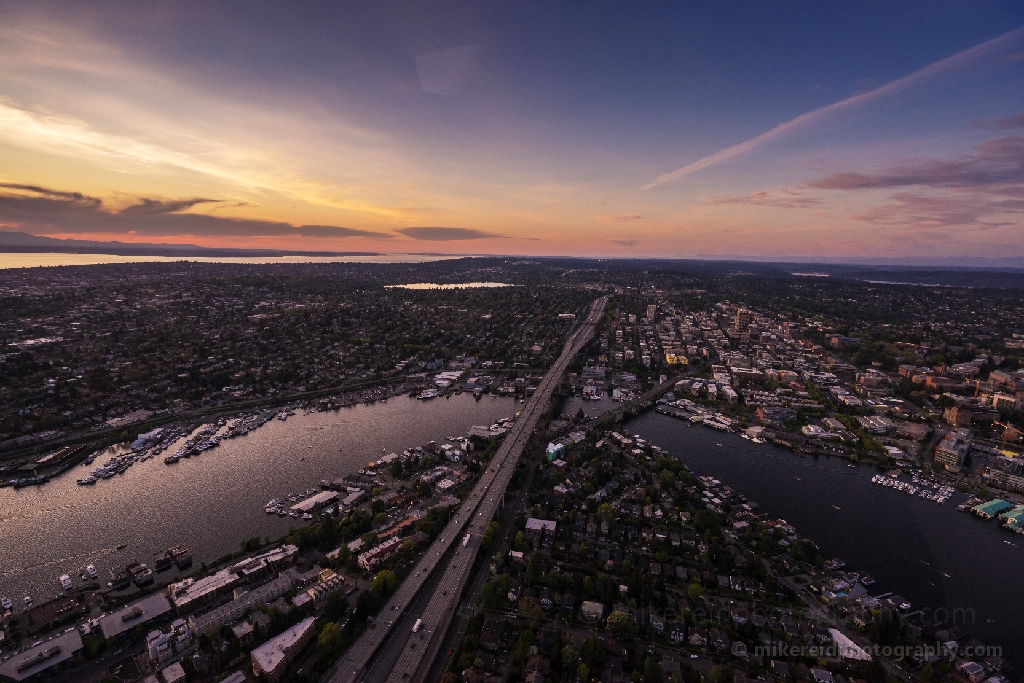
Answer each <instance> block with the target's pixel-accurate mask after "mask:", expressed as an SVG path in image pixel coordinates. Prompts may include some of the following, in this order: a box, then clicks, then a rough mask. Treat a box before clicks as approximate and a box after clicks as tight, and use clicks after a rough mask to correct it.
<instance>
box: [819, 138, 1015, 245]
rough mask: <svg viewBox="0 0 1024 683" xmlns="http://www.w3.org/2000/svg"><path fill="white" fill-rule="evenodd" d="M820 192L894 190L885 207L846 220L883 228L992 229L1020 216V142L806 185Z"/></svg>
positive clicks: (989, 144) (998, 142)
mask: <svg viewBox="0 0 1024 683" xmlns="http://www.w3.org/2000/svg"><path fill="white" fill-rule="evenodd" d="M807 186H808V187H812V188H816V189H822V190H841V191H851V192H856V191H871V190H900V191H899V192H895V193H894V194H892V195H890V196H889V198H888V199H889V201H888V202H887V203H885V204H881V205H878V206H874V207H871V208H868V209H864V210H861V211H858V212H854V213H852V214H851V216H850V217H851V218H852V219H853V220H856V221H862V222H866V223H874V224H877V225H886V226H915V227H919V228H929V227H931V228H935V227H946V226H959V227H964V226H971V227H974V228H976V229H992V228H998V227H1002V226H1006V225H1015V224H1016V223H1014V222H1008V221H1006V220H1001V219H1005V218H1006V217H1007V216H1009V215H1011V214H1020V213H1024V137H1018V136H1010V137H1003V138H996V139H993V140H986V141H985V142H983V143H981V144H979V145H976V146H975V147H974V150H973V152H972V153H971V154H962V155H960V156H958V157H956V158H954V159H924V160H917V161H911V162H905V163H902V164H898V165H895V166H893V167H891V168H888V169H883V170H882V171H879V172H876V173H856V172H841V173H832V174H830V175H828V176H825V177H824V178H820V179H817V180H812V181H811V182H809V183H807Z"/></svg>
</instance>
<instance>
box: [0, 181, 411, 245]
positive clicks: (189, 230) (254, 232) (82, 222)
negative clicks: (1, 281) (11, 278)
mask: <svg viewBox="0 0 1024 683" xmlns="http://www.w3.org/2000/svg"><path fill="white" fill-rule="evenodd" d="M0 187H3V188H6V189H8V190H18V191H20V192H21V193H14V192H8V193H0V223H3V224H4V229H5V230H9V231H10V230H15V231H19V230H23V231H25V232H30V233H33V234H43V235H46V234H88V233H102V234H108V235H109V234H125V235H127V234H133V235H135V236H149V237H178V236H197V237H225V236H229V237H289V236H301V237H317V238H323V237H333V238H339V237H370V238H374V239H391V238H393V237H394V235H392V234H390V233H380V232H372V231H369V230H359V229H355V228H345V227H340V226H334V225H300V226H293V225H291V224H289V223H284V222H279V221H265V220H254V219H241V218H225V217H220V216H209V215H206V214H195V213H180V212H181V211H182V210H183V209H187V208H190V207H192V206H195V205H196V204H200V203H205V202H212V201H216V200H209V199H182V200H164V199H152V198H142V199H141V200H140V202H139V203H138V204H134V205H132V206H129V207H128V208H127V209H124V210H123V211H120V212H114V211H109V210H105V208H104V206H103V201H102V200H101V199H99V198H97V197H89V196H86V195H83V194H81V193H78V192H62V191H59V190H51V189H49V188H45V187H39V186H35V185H17V184H14V183H3V184H0ZM25 192H28V193H31V194H24V193H25Z"/></svg>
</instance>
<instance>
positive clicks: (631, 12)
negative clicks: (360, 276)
mask: <svg viewBox="0 0 1024 683" xmlns="http://www.w3.org/2000/svg"><path fill="white" fill-rule="evenodd" d="M0 65H2V68H0V230H2V231H8V232H26V233H31V234H34V235H45V236H51V237H58V238H64V239H68V238H71V239H85V240H99V241H109V240H118V241H122V242H131V241H137V242H147V243H153V242H166V243H187V244H197V245H201V246H207V247H232V248H240V249H262V248H270V249H283V250H304V251H373V252H388V253H409V252H443V253H454V254H458V253H466V254H481V253H490V254H521V255H565V256H600V257H603V256H607V257H665V258H693V257H700V256H702V255H709V254H715V255H720V256H729V255H734V256H736V257H746V258H757V259H765V258H769V259H787V258H791V259H794V260H807V259H811V260H814V259H821V260H836V259H854V258H907V257H918V258H939V259H949V258H956V257H972V258H1008V257H1024V231H1022V228H1024V217H1022V212H1024V9H1022V8H1021V6H1020V4H1019V3H1017V2H1009V1H1007V2H999V1H994V2H990V3H986V4H984V5H981V4H975V3H959V2H944V3H940V2H925V3H888V4H884V5H881V4H877V3H869V2H854V3H848V4H845V5H842V6H834V5H823V4H821V3H812V2H793V3H784V4H778V5H768V4H763V3H724V4H715V5H713V6H699V5H696V4H690V3H684V4H677V3H649V4H646V5H642V6H635V5H616V4H575V3H553V4H552V3H537V2H517V3H512V4H509V5H502V6H487V5H479V4H476V3H459V2H451V3H444V4H442V5H434V4H431V5H426V4H422V5H421V4H413V3H398V2H391V3H388V2H384V3H373V4H370V5H366V6H362V7H353V6H344V7H342V6H331V5H324V6H321V7H314V6H310V5H303V6H281V5H275V4H271V3H267V4H263V3H246V4H234V3H220V4H215V5H212V6H209V5H202V6H200V5H198V4H196V5H191V4H179V3H174V4H171V3H167V4H162V5H156V6H149V7H140V6H137V5H135V4H129V3H85V4H74V5H70V6H69V5H66V4H57V3H45V2H44V3H32V4H19V3H11V2H0ZM0 258H3V257H2V256H0Z"/></svg>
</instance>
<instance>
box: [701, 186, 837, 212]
mask: <svg viewBox="0 0 1024 683" xmlns="http://www.w3.org/2000/svg"><path fill="white" fill-rule="evenodd" d="M783 193H784V194H785V195H786V196H784V197H778V196H773V195H772V194H771V193H769V192H754V193H752V194H748V195H745V196H743V197H722V198H720V199H712V200H711V201H709V202H708V203H709V204H748V205H752V206H774V207H777V208H780V209H806V208H810V207H812V206H817V205H819V204H821V201H820V200H818V199H811V198H810V197H803V196H801V195H800V193H798V192H792V191H790V190H783Z"/></svg>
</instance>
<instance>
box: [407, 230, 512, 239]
mask: <svg viewBox="0 0 1024 683" xmlns="http://www.w3.org/2000/svg"><path fill="white" fill-rule="evenodd" d="M397 232H399V233H401V234H403V235H405V236H406V237H411V238H413V239H414V240H424V241H427V242H456V241H459V240H486V239H508V237H506V236H505V235H497V234H495V233H492V232H484V231H483V230H477V229H475V228H431V227H422V228H399V229H398V230H397Z"/></svg>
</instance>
